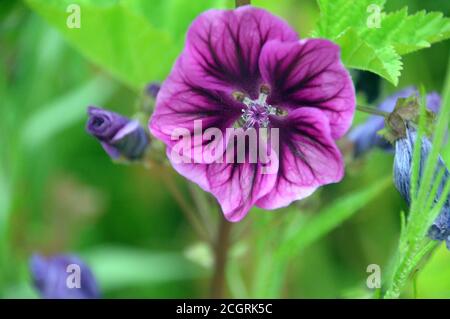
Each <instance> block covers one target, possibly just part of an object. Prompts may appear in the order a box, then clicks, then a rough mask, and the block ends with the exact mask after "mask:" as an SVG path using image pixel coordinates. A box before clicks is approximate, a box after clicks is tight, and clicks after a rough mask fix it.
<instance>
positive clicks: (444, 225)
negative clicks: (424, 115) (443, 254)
mask: <svg viewBox="0 0 450 319" xmlns="http://www.w3.org/2000/svg"><path fill="white" fill-rule="evenodd" d="M416 140H417V132H416V130H415V129H413V128H411V127H409V126H407V130H406V136H405V137H404V138H401V139H398V140H397V141H396V142H395V158H394V184H395V186H396V188H397V190H398V191H399V192H400V194H401V195H402V197H403V198H404V199H405V201H406V202H407V204H408V206H409V205H410V204H411V195H410V191H411V174H412V162H413V154H414V145H415V143H416ZM431 149H432V144H431V142H430V140H429V139H428V138H427V137H426V136H423V137H422V143H421V150H420V164H419V185H420V180H421V178H422V174H423V171H424V168H425V163H426V160H427V158H428V155H429V154H430V152H431ZM442 170H444V176H443V178H442V181H441V184H440V185H439V188H438V190H437V193H436V196H435V198H434V204H436V203H437V202H438V201H439V199H440V198H441V196H442V193H443V191H444V187H445V185H446V183H447V182H448V181H449V178H450V174H449V171H448V169H447V167H446V165H445V163H444V161H443V159H442V157H441V156H439V158H438V162H437V165H436V169H435V176H434V177H435V178H436V177H437V175H438V173H439V172H440V171H442ZM419 185H418V186H419ZM419 187H420V186H419ZM428 236H429V237H430V238H431V239H434V240H439V241H442V240H445V241H446V244H447V248H448V249H450V198H449V197H447V199H446V201H445V203H444V206H443V208H442V210H441V212H440V214H439V215H438V217H437V218H436V220H435V221H434V222H433V225H431V227H430V229H429V230H428Z"/></svg>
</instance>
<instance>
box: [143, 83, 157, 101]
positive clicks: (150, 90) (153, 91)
mask: <svg viewBox="0 0 450 319" xmlns="http://www.w3.org/2000/svg"><path fill="white" fill-rule="evenodd" d="M160 88H161V83H159V82H152V83H149V84H148V85H147V87H146V89H145V91H146V92H147V94H148V95H150V96H151V97H153V98H154V99H156V96H157V95H158V92H159V89H160Z"/></svg>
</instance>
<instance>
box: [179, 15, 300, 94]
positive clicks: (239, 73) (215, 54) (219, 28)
mask: <svg viewBox="0 0 450 319" xmlns="http://www.w3.org/2000/svg"><path fill="white" fill-rule="evenodd" d="M275 39H277V40H280V41H296V40H298V36H297V34H296V33H295V31H294V30H292V28H291V27H290V26H289V25H288V24H287V23H286V22H285V21H283V20H281V19H280V18H278V17H276V16H274V15H272V14H270V13H269V12H267V11H265V10H263V9H258V8H254V7H251V6H242V7H239V8H237V9H234V10H209V11H206V12H205V13H203V14H201V15H200V16H199V17H197V19H196V20H195V21H194V22H193V23H192V25H191V27H190V29H189V31H188V35H187V41H186V49H185V51H184V52H183V56H184V58H185V59H187V60H188V61H189V62H188V64H187V65H188V66H189V72H188V74H189V75H190V77H192V78H195V82H197V83H199V84H201V85H202V86H203V87H207V88H212V89H219V90H223V91H225V92H227V93H228V94H230V93H231V92H232V91H233V90H234V91H235V90H239V91H244V92H245V93H247V94H249V95H251V96H253V97H255V95H257V93H258V92H257V91H258V88H259V85H260V72H259V67H258V61H259V56H260V53H261V50H262V47H263V46H264V44H265V43H266V42H267V41H270V40H275Z"/></svg>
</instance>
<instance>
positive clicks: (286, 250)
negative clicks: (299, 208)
mask: <svg viewBox="0 0 450 319" xmlns="http://www.w3.org/2000/svg"><path fill="white" fill-rule="evenodd" d="M391 184H392V179H391V177H390V176H389V177H388V178H384V179H382V180H381V181H379V182H378V183H376V184H375V185H372V186H370V187H368V188H366V189H363V190H360V191H356V192H353V193H350V195H348V196H343V197H342V198H341V199H338V200H337V201H335V202H333V203H331V204H330V205H328V206H327V207H325V208H323V209H321V210H320V212H318V213H317V215H315V216H314V217H313V218H311V219H310V220H308V221H306V222H305V223H304V224H303V225H302V227H301V228H300V229H298V230H297V233H294V234H292V235H291V236H289V237H288V238H286V239H284V241H283V242H282V243H281V245H280V248H279V250H278V252H277V254H278V255H280V256H283V257H284V258H288V257H289V256H292V254H293V253H296V252H298V251H301V250H302V249H304V248H306V247H307V246H308V245H310V244H312V243H313V242H314V241H316V240H318V239H320V238H321V237H323V236H325V235H326V234H328V233H329V232H330V231H331V230H333V229H335V228H337V227H338V226H339V225H341V224H342V223H343V222H344V221H346V220H347V219H349V218H350V217H351V216H353V214H355V213H356V212H358V211H359V210H360V209H361V208H363V207H364V206H365V205H367V204H368V203H369V202H370V201H372V200H373V199H375V198H376V197H377V196H379V195H380V194H381V193H382V192H383V191H384V190H386V188H387V187H388V186H389V185H391Z"/></svg>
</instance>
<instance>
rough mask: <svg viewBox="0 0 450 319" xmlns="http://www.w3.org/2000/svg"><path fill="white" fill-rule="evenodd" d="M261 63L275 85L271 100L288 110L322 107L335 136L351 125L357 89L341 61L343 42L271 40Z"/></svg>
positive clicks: (266, 76)
mask: <svg viewBox="0 0 450 319" xmlns="http://www.w3.org/2000/svg"><path fill="white" fill-rule="evenodd" d="M259 65H260V69H261V74H262V77H263V79H264V81H266V82H267V83H268V84H269V85H270V86H271V96H270V99H269V103H270V104H272V105H276V106H279V107H285V108H286V109H288V110H295V109H297V108H301V107H314V108H317V109H319V110H321V111H322V112H323V113H324V114H325V115H326V116H327V117H328V119H329V122H330V126H331V136H332V137H333V138H334V139H338V138H340V137H342V136H343V135H344V134H345V133H346V132H347V130H348V129H349V128H350V125H351V123H352V120H353V114H354V112H355V90H354V87H353V82H352V80H351V77H350V75H349V73H348V71H347V70H346V69H345V67H344V66H343V65H342V63H341V61H340V53H339V46H337V45H335V44H333V43H332V42H330V41H328V40H322V39H309V40H303V41H297V42H295V43H294V42H290V43H281V42H280V41H271V42H269V43H267V44H266V45H265V46H264V48H263V50H262V53H261V57H260V61H259Z"/></svg>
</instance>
